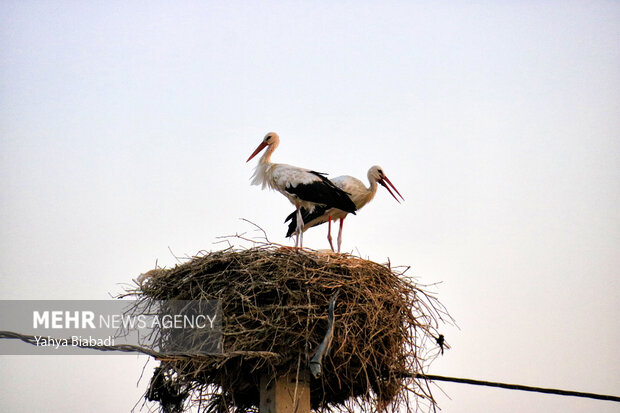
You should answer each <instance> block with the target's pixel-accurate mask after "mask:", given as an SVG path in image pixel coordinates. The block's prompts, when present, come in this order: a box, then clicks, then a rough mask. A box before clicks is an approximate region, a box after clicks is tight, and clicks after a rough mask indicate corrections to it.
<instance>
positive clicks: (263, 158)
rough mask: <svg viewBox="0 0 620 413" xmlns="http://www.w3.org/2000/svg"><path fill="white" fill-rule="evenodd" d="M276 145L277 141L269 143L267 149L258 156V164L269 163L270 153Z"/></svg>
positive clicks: (267, 164)
mask: <svg viewBox="0 0 620 413" xmlns="http://www.w3.org/2000/svg"><path fill="white" fill-rule="evenodd" d="M277 147H278V143H277V142H276V143H273V144H271V145H269V146H268V147H267V149H266V150H265V153H264V154H263V156H261V157H260V160H259V161H258V163H259V165H264V166H269V165H270V164H271V155H272V154H273V151H275V150H276V148H277Z"/></svg>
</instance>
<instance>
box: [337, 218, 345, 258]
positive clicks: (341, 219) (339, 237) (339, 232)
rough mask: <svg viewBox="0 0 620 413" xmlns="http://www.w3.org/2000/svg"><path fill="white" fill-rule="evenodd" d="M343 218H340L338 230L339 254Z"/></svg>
mask: <svg viewBox="0 0 620 413" xmlns="http://www.w3.org/2000/svg"><path fill="white" fill-rule="evenodd" d="M344 218H346V217H344ZM344 218H340V229H339V230H338V252H340V246H341V245H342V225H343V224H344Z"/></svg>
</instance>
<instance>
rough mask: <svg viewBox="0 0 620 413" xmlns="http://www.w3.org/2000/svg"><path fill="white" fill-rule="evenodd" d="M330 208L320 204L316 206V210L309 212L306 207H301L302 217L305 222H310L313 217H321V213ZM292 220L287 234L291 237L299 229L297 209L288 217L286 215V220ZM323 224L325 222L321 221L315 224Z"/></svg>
mask: <svg viewBox="0 0 620 413" xmlns="http://www.w3.org/2000/svg"><path fill="white" fill-rule="evenodd" d="M328 209H329V208H328V207H326V206H318V207H316V208H314V211H312V212H310V213H308V210H307V209H306V208H302V209H301V219H303V220H304V223H308V222H310V221H312V220H313V219H316V218H318V217H320V216H321V215H323V214H324V213H325V211H327V210H328ZM289 220H290V221H291V222H290V223H289V224H288V231H286V236H287V237H290V236H291V235H293V233H294V232H295V231H296V230H297V211H293V212H292V213H291V214H290V215H289V216H288V217H286V221H284V222H287V221H289ZM320 224H323V222H320V223H316V224H314V225H313V227H314V226H317V225H320Z"/></svg>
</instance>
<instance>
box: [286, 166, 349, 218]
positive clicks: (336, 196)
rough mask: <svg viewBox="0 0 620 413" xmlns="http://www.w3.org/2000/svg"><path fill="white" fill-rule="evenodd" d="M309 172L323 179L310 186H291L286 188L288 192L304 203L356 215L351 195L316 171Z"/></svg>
mask: <svg viewBox="0 0 620 413" xmlns="http://www.w3.org/2000/svg"><path fill="white" fill-rule="evenodd" d="M309 172H310V173H311V174H314V175H315V176H317V177H319V178H321V179H320V180H319V181H314V182H311V183H309V184H298V185H296V186H292V185H289V186H287V187H286V192H288V193H290V194H294V195H296V196H297V197H299V199H302V200H304V201H308V202H314V203H316V204H321V205H326V206H328V207H330V208H338V209H341V210H343V211H346V212H349V213H352V214H355V211H356V209H357V208H356V207H355V204H354V203H353V201H351V198H349V194H347V193H346V192H345V191H343V190H342V189H340V188H338V187H337V186H336V185H334V183H333V182H332V181H330V180H329V179H327V178H326V177H325V174H323V173H321V172H316V171H309ZM304 221H305V220H304Z"/></svg>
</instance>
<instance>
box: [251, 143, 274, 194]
mask: <svg viewBox="0 0 620 413" xmlns="http://www.w3.org/2000/svg"><path fill="white" fill-rule="evenodd" d="M276 146H278V144H277V143H275V144H272V145H269V146H268V147H267V150H266V151H265V153H264V154H263V156H261V157H260V159H259V160H258V164H257V165H256V168H254V174H253V175H252V185H260V186H261V187H262V188H263V189H265V187H267V186H269V187H270V188H272V189H273V188H274V186H273V182H272V181H271V177H272V175H271V173H270V172H269V170H270V169H271V166H272V165H273V164H272V163H271V154H272V153H273V151H274V150H275V149H276Z"/></svg>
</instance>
